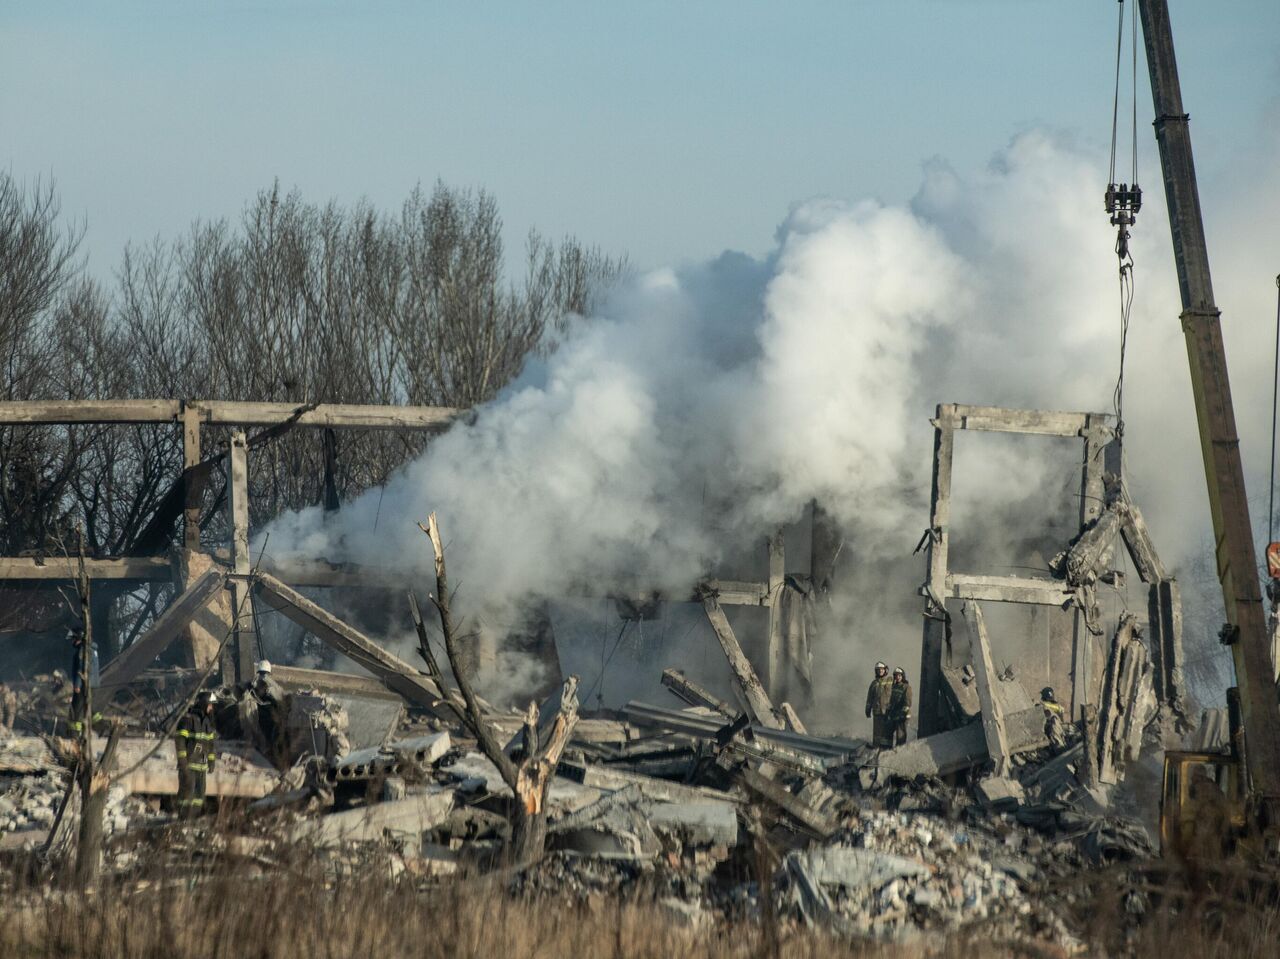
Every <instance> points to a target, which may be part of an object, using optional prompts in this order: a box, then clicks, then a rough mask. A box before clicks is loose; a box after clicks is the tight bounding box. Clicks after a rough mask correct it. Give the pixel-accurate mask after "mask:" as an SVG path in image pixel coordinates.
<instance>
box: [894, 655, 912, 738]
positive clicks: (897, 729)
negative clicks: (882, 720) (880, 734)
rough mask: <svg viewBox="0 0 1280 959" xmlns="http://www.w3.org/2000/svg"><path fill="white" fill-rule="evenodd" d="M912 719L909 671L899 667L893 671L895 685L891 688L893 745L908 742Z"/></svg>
mask: <svg viewBox="0 0 1280 959" xmlns="http://www.w3.org/2000/svg"><path fill="white" fill-rule="evenodd" d="M910 718H911V684H910V683H909V682H907V671H906V670H905V669H903V668H902V667H901V666H898V667H896V668H895V669H894V671H893V684H892V685H891V686H890V688H889V732H890V736H891V738H892V741H893V745H895V746H901V745H902V744H903V743H905V742H906V741H907V720H908V719H910Z"/></svg>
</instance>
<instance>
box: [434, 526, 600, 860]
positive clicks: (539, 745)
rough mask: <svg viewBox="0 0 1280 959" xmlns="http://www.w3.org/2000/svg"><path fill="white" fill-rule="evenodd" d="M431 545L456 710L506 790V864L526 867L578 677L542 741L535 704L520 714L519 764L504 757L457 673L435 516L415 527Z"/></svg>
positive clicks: (564, 740)
mask: <svg viewBox="0 0 1280 959" xmlns="http://www.w3.org/2000/svg"><path fill="white" fill-rule="evenodd" d="M418 525H419V527H420V528H421V529H422V531H423V532H424V533H426V534H427V536H428V537H429V538H430V540H431V549H432V552H433V553H434V555H435V569H436V593H435V595H434V596H433V597H432V601H433V602H434V603H435V606H436V610H437V612H438V613H439V614H440V631H441V633H442V634H443V635H444V648H445V653H446V655H448V657H449V667H450V668H451V669H452V670H453V675H454V678H455V679H456V680H457V682H458V689H459V691H460V692H461V693H462V700H463V705H462V708H461V709H458V708H457V707H456V706H455V709H456V711H458V712H459V714H460V715H461V717H462V721H463V723H464V724H465V725H466V726H467V728H468V729H469V730H470V731H471V733H472V735H474V736H475V737H476V742H477V744H478V745H479V746H480V751H481V752H483V753H484V755H485V756H486V757H487V758H488V759H489V761H490V762H491V763H493V764H494V765H495V766H496V767H497V768H498V774H499V775H500V776H502V781H503V782H504V783H506V784H507V787H508V788H509V789H510V790H511V795H512V803H511V842H510V846H509V847H508V858H509V860H510V861H511V862H513V863H520V864H525V863H530V862H534V861H536V860H538V859H540V858H542V854H543V852H544V850H545V847H546V840H547V790H548V788H549V787H550V785H551V779H552V777H553V776H554V775H555V771H556V766H557V764H558V763H559V762H560V756H561V755H562V754H563V753H564V749H565V747H566V746H567V745H568V744H569V738H570V736H572V734H573V727H574V726H575V725H577V722H578V677H577V676H570V677H569V679H568V680H567V681H566V682H565V684H564V690H563V691H562V693H561V697H560V710H559V712H558V713H557V715H556V718H555V720H554V722H553V724H552V726H551V729H550V731H549V734H548V735H547V737H546V739H545V741H543V740H541V739H540V735H539V718H540V717H539V715H538V704H537V703H536V702H530V703H529V708H528V709H527V710H526V711H525V717H524V727H523V729H522V745H521V750H520V756H519V759H518V761H517V760H513V759H512V758H511V757H509V756H508V755H507V753H506V751H505V750H504V749H503V747H502V746H501V745H500V744H499V742H498V738H497V735H496V733H495V732H494V730H493V727H492V726H490V725H489V724H488V722H487V721H486V720H485V718H484V713H483V711H482V709H481V707H480V701H479V699H477V697H476V694H475V690H474V689H473V688H472V686H471V677H470V676H469V675H468V672H467V670H466V669H465V668H463V667H462V653H461V650H460V649H459V645H458V637H457V636H456V634H455V626H454V622H453V612H452V610H451V608H450V603H449V600H450V597H449V579H448V575H447V573H446V571H445V563H444V543H443V541H442V540H441V538H440V527H439V525H438V524H437V523H436V514H435V513H432V514H431V515H430V516H429V517H428V518H427V524H426V525H425V526H423V525H422V524H421V523H419V524H418ZM422 649H423V656H424V657H425V658H426V660H427V664H428V667H429V669H430V671H431V673H432V675H433V676H434V677H436V680H437V682H438V683H440V684H441V687H442V688H443V678H442V677H441V672H440V668H439V666H437V665H436V664H435V662H434V658H433V657H432V654H431V651H430V646H429V645H428V644H427V643H425V642H424V643H423V644H422Z"/></svg>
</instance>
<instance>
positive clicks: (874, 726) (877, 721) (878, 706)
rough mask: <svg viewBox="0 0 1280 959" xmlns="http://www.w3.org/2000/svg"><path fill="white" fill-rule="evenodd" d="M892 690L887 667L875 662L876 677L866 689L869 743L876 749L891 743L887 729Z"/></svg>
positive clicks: (885, 747)
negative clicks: (869, 725) (869, 729)
mask: <svg viewBox="0 0 1280 959" xmlns="http://www.w3.org/2000/svg"><path fill="white" fill-rule="evenodd" d="M892 690H893V680H892V679H890V678H889V667H888V666H886V665H885V664H884V663H876V678H875V679H873V680H871V686H870V688H868V689H867V718H868V719H870V720H871V745H873V746H875V747H876V749H887V748H889V746H891V745H892V742H891V736H890V731H889V695H890V693H891V692H892Z"/></svg>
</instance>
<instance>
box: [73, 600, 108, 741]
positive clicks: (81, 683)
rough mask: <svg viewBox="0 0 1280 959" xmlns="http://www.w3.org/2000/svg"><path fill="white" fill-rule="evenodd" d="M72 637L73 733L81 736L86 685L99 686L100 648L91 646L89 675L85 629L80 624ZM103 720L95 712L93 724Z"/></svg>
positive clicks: (98, 713)
mask: <svg viewBox="0 0 1280 959" xmlns="http://www.w3.org/2000/svg"><path fill="white" fill-rule="evenodd" d="M69 632H70V636H71V672H70V675H71V732H72V733H75V734H76V735H79V733H80V732H81V731H83V729H84V709H85V700H86V699H87V698H88V697H87V696H86V687H85V683H86V681H87V682H88V686H89V687H90V688H92V687H93V686H96V685H98V647H97V644H90V646H89V675H88V676H86V675H85V670H84V627H83V626H82V625H80V624H79V623H76V624H75V625H73V626H72V627H71V629H70V631H69ZM101 719H102V713H100V712H96V711H95V712H94V714H93V722H94V723H95V724H96V723H98V722H99V721H101Z"/></svg>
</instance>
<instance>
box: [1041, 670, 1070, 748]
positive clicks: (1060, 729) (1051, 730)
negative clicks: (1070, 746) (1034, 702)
mask: <svg viewBox="0 0 1280 959" xmlns="http://www.w3.org/2000/svg"><path fill="white" fill-rule="evenodd" d="M1040 708H1041V709H1043V710H1044V734H1045V735H1046V736H1048V737H1049V745H1050V746H1051V747H1053V750H1054V751H1055V752H1060V751H1061V750H1063V749H1066V748H1067V725H1066V723H1067V711H1066V710H1065V709H1063V708H1062V704H1061V703H1060V702H1058V698H1057V697H1056V696H1055V695H1054V692H1053V687H1052V686H1046V687H1045V688H1044V689H1042V690H1040Z"/></svg>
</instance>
